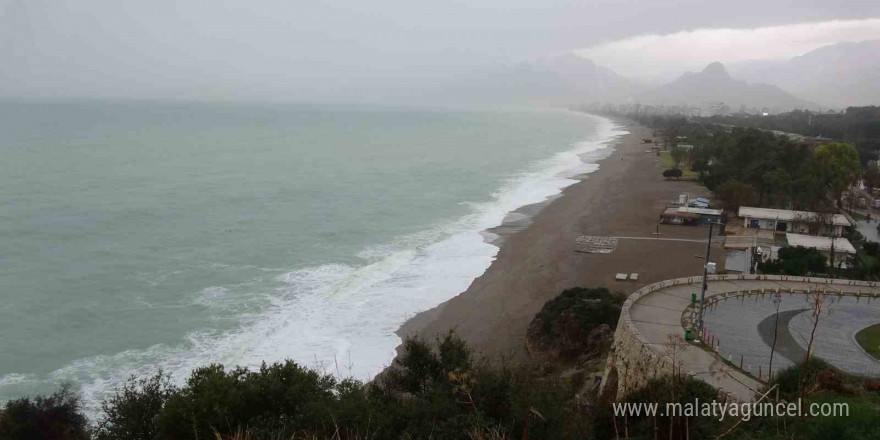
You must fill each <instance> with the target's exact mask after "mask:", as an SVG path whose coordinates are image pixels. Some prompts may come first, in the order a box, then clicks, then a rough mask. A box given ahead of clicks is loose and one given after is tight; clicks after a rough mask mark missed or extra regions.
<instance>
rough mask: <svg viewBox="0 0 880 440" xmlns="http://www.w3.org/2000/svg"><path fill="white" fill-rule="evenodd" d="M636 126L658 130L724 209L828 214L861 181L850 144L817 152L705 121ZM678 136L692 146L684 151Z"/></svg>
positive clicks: (651, 121)
mask: <svg viewBox="0 0 880 440" xmlns="http://www.w3.org/2000/svg"><path fill="white" fill-rule="evenodd" d="M639 119H640V122H642V123H643V124H648V125H652V126H654V127H656V128H661V129H662V132H663V136H664V138H668V139H669V142H670V143H671V145H670V148H671V151H678V152H679V154H678V155H679V156H682V157H680V158H679V161H680V162H684V161H687V162H689V163H690V164H691V169H692V170H693V171H695V172H697V173H699V178H700V180H701V181H702V183H703V184H705V185H706V187H708V188H709V189H710V190H712V191H714V192H715V193H716V194H718V195H719V197H721V198H722V199H723V200H724V201H725V202H728V206H729V207H731V208H733V209H736V207H738V206H740V205H745V204H749V205H758V206H780V207H788V206H792V207H794V208H795V209H804V210H811V211H815V210H829V209H831V208H832V207H833V205H838V206H839V205H840V204H841V201H842V196H843V194H844V193H845V192H846V190H847V189H848V188H850V187H851V186H853V185H854V184H856V183H857V182H858V180H859V178H860V176H861V165H860V160H859V154H858V152H857V151H856V149H855V148H853V147H852V146H851V145H849V144H846V143H843V142H830V143H826V144H823V145H820V146H818V147H812V146H810V145H808V144H805V143H798V142H793V141H792V140H790V139H789V138H788V137H785V136H779V135H776V134H774V133H772V132H769V131H765V130H759V129H756V128H743V127H725V126H721V125H718V124H714V123H711V122H709V121H706V120H699V119H698V120H695V121H689V120H687V119H685V118H683V117H676V116H643V117H641V118H639ZM680 137H683V138H685V139H686V140H687V142H688V143H689V144H691V145H693V146H694V148H693V149H691V150H689V151H687V152H683V151H680V150H679V149H678V148H677V146H676V145H675V144H676V143H677V142H678V140H679V138H680Z"/></svg>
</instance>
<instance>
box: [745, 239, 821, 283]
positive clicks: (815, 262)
mask: <svg viewBox="0 0 880 440" xmlns="http://www.w3.org/2000/svg"><path fill="white" fill-rule="evenodd" d="M777 256H778V258H777V259H776V260H773V261H768V262H765V263H759V264H758V269H759V270H760V271H761V273H766V274H780V275H793V276H804V275H811V274H826V273H828V263H827V260H826V259H825V256H824V255H822V253H821V252H819V251H817V250H816V249H812V248H805V247H803V246H797V247H793V246H786V247H783V248H780V249H779V252H778V254H777Z"/></svg>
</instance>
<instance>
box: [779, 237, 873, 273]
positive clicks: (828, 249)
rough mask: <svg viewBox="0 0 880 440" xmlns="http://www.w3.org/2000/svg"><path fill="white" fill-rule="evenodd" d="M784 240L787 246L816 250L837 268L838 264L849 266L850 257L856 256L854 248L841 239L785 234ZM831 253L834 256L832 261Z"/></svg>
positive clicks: (847, 241)
mask: <svg viewBox="0 0 880 440" xmlns="http://www.w3.org/2000/svg"><path fill="white" fill-rule="evenodd" d="M785 240H786V241H787V242H788V245H789V246H795V247H797V246H802V247H805V248H811V249H816V250H817V251H819V252H821V253H822V254H823V255H825V256H826V257H827V258H828V261H829V262H830V263H831V264H833V265H835V266H839V265H840V264H849V263H850V261H851V260H852V257H853V256H855V255H856V248H855V247H854V246H853V245H852V243H850V242H849V240H847V239H845V238H843V237H837V238H831V237H820V236H816V235H803V234H791V233H787V234H785ZM832 253H833V254H834V256H833V258H834V260H833V261H832Z"/></svg>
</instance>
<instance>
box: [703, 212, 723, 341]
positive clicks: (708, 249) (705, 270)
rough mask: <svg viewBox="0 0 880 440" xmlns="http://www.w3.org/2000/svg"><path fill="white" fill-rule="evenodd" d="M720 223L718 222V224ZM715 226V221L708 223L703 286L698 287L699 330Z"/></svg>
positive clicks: (707, 283) (707, 284) (707, 285)
mask: <svg viewBox="0 0 880 440" xmlns="http://www.w3.org/2000/svg"><path fill="white" fill-rule="evenodd" d="M720 224H721V223H720V222H719V225H720ZM714 227H715V223H709V241H708V242H707V243H706V261H704V262H703V286H702V288H701V289H700V316H699V326H700V330H701V331H702V330H703V307H704V302H705V301H706V288H707V287H709V282H708V281H707V280H706V277H707V276H708V275H709V252H711V251H712V229H713V228H714Z"/></svg>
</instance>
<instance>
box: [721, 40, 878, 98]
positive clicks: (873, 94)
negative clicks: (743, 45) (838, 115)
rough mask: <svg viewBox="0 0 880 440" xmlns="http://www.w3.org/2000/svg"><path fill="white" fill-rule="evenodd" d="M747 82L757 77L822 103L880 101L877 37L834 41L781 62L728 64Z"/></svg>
mask: <svg viewBox="0 0 880 440" xmlns="http://www.w3.org/2000/svg"><path fill="white" fill-rule="evenodd" d="M731 71H733V72H734V74H735V75H737V76H738V77H741V78H743V79H745V80H747V81H755V80H760V81H764V82H768V83H771V84H775V85H778V86H780V87H784V88H785V89H786V90H790V91H791V92H792V93H795V94H797V95H798V96H802V97H804V98H806V99H809V100H811V101H815V102H818V103H820V104H823V105H825V106H833V107H847V106H860V105H872V104H874V105H876V104H877V103H878V102H880V73H878V72H880V40H873V41H864V42H861V43H838V44H833V45H830V46H825V47H822V48H819V49H816V50H814V51H811V52H808V53H806V54H804V55H801V56H798V57H794V58H792V59H790V60H785V61H752V62H744V63H739V64H736V65H733V66H731Z"/></svg>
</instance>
